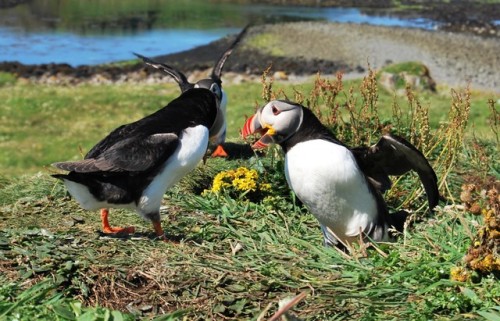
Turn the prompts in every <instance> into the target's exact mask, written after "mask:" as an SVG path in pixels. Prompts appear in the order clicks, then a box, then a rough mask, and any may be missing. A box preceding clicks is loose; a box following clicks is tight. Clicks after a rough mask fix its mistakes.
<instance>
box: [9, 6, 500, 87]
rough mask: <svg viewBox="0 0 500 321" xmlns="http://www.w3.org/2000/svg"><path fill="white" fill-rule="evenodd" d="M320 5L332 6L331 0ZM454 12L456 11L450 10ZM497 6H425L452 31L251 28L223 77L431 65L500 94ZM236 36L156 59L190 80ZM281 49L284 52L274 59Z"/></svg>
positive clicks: (125, 72)
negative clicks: (258, 42) (256, 40)
mask: <svg viewBox="0 0 500 321" xmlns="http://www.w3.org/2000/svg"><path fill="white" fill-rule="evenodd" d="M297 1H298V2H300V0H297ZM304 1H305V0H304ZM314 2H315V3H317V1H314ZM347 2H348V1H347ZM321 3H322V4H328V3H329V1H322V2H321ZM369 3H370V4H372V6H375V4H376V3H378V5H379V7H380V6H384V5H385V2H384V1H370V2H369ZM419 3H421V2H420V1H419ZM287 4H288V3H287ZM457 4H458V5H457ZM466 5H468V6H469V7H470V10H469V11H467V12H468V15H467V17H464V14H463V12H465V11H464V10H462V11H460V10H459V9H460V8H461V9H464V8H465V7H464V6H466ZM451 7H453V8H454V9H453V10H451V11H450V8H451ZM497 7H499V6H498V5H497V6H490V5H487V4H486V5H476V4H475V3H471V2H467V3H464V2H461V1H457V2H456V3H455V2H454V5H453V6H451V5H449V4H448V5H447V6H445V4H435V5H433V6H423V8H424V9H421V12H428V13H427V14H428V15H429V16H433V15H435V16H436V17H437V18H436V19H438V18H439V19H441V21H443V22H446V21H451V22H449V25H444V26H445V28H444V29H446V30H421V29H412V28H398V27H381V26H371V25H356V24H339V23H329V22H294V23H281V24H270V25H256V26H253V27H251V28H250V30H249V32H248V34H247V35H246V37H245V39H244V40H243V41H242V43H241V44H240V46H239V47H238V48H237V49H236V50H235V51H234V52H233V54H232V56H231V57H230V58H229V59H228V61H227V63H226V65H225V66H224V72H225V73H226V74H227V73H228V72H235V73H239V74H242V75H261V74H262V72H263V70H264V69H266V68H267V67H268V66H270V65H272V70H273V71H283V72H285V73H286V74H287V75H299V76H308V75H311V74H314V73H316V72H318V71H320V72H321V73H322V74H326V75H328V74H334V73H336V72H337V71H342V72H344V73H346V74H347V76H351V75H353V76H356V75H364V73H365V72H366V69H367V68H368V66H370V68H374V69H377V68H380V67H382V66H384V65H386V64H389V63H395V62H404V61H420V62H422V63H424V64H425V65H426V66H427V67H428V68H429V70H430V73H431V76H432V77H433V78H434V80H435V81H436V82H437V83H438V84H446V85H448V86H451V87H456V86H466V85H467V84H470V86H471V87H472V88H473V89H480V90H487V91H492V92H496V93H500V54H499V53H500V34H499V33H498V30H497V27H496V26H495V25H494V24H493V23H492V21H493V20H499V19H500V18H499V13H498V9H497ZM367 10H369V9H367ZM426 10H427V11H426ZM457 10H458V11H457ZM412 12H413V11H412ZM454 12H455V13H454ZM398 14H399V15H407V14H410V11H408V12H405V11H399V12H398ZM420 14H421V13H420ZM446 26H448V27H446ZM452 26H453V28H452ZM471 26H475V29H474V28H472V29H471ZM478 26H481V27H478ZM484 26H490V28H489V29H488V28H486V27H484ZM449 30H452V31H449ZM474 30H475V31H474ZM478 30H483V31H482V32H479V31H478ZM484 30H487V31H484ZM261 34H266V35H267V37H266V38H267V39H271V40H270V41H269V42H268V43H266V44H265V46H261V47H259V48H256V47H254V46H251V45H250V44H251V39H252V38H253V37H257V36H259V35H261ZM232 39H233V37H226V38H224V39H221V40H218V41H215V42H212V43H210V44H208V45H205V46H200V47H197V48H194V49H192V50H189V51H185V52H181V53H176V54H171V55H165V56H160V57H155V59H156V60H158V61H160V62H166V63H168V64H169V65H172V66H174V67H176V68H178V69H179V70H181V71H183V72H185V73H186V74H188V75H189V74H191V73H193V72H196V71H200V70H201V71H204V70H206V69H209V68H211V67H213V63H214V61H215V60H217V59H218V57H219V55H220V53H221V52H223V51H224V50H225V48H226V47H227V46H228V44H229V43H230V42H231V41H232ZM276 49H277V50H276ZM276 51H278V52H281V54H279V55H276V54H273V53H275V52H276ZM0 71H7V72H13V73H15V74H17V75H18V76H19V77H22V78H27V79H29V80H31V81H39V82H63V83H71V84H74V83H79V82H82V81H94V82H96V81H97V82H99V81H101V82H102V81H111V82H113V81H143V80H144V79H149V78H148V77H151V75H155V74H156V75H158V74H157V71H156V70H152V69H150V68H145V67H144V66H143V64H142V63H138V64H131V65H127V66H121V67H118V66H81V67H77V68H74V67H71V66H69V65H66V64H46V65H28V66H27V65H22V64H19V63H14V62H5V63H0ZM165 78H168V77H162V78H157V79H159V81H164V79H165ZM96 79H97V80H96Z"/></svg>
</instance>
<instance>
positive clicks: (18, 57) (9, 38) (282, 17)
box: [0, 5, 436, 66]
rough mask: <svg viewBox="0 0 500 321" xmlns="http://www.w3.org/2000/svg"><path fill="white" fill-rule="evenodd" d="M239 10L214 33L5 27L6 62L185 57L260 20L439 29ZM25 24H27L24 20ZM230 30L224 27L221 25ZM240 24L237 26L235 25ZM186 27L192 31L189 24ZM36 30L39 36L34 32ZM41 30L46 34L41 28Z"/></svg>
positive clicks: (384, 20)
mask: <svg viewBox="0 0 500 321" xmlns="http://www.w3.org/2000/svg"><path fill="white" fill-rule="evenodd" d="M238 8H239V9H238V10H235V9H234V7H232V8H231V10H235V15H240V16H238V17H236V19H235V21H237V22H239V23H238V24H239V25H238V26H236V25H224V26H217V27H214V28H210V29H208V30H207V29H194V28H189V27H183V28H175V29H172V28H170V29H167V28H153V29H151V30H143V31H140V30H139V31H134V32H131V31H130V30H127V31H124V32H117V31H116V30H112V31H109V32H100V33H91V32H84V33H82V32H75V31H61V29H63V28H41V29H42V30H36V29H37V28H33V26H29V25H28V26H26V27H24V26H23V25H22V24H19V23H16V24H15V25H14V26H13V24H12V23H11V24H8V23H7V24H6V25H4V24H1V23H0V61H19V62H21V63H24V64H40V63H67V64H70V65H73V66H78V65H84V64H101V63H108V62H115V61H121V60H128V59H132V58H135V56H133V54H132V52H137V53H142V54H144V55H146V56H156V55H164V54H169V53H175V52H180V51H184V50H188V49H191V48H194V47H196V46H200V45H203V44H207V43H209V42H212V41H214V40H217V39H219V38H221V37H224V36H226V35H228V34H235V33H237V32H238V31H239V30H240V29H241V26H243V25H245V24H246V23H248V20H252V19H253V18H252V17H260V18H261V19H262V20H264V22H266V21H286V20H293V21H297V20H327V21H333V22H340V23H346V22H350V23H368V24H374V25H383V26H400V27H416V28H424V29H433V28H435V27H436V24H435V23H434V22H432V21H429V20H426V19H411V20H410V19H400V18H396V17H390V16H372V15H366V14H363V13H362V12H361V11H360V10H358V9H354V8H305V7H274V6H263V5H241V6H240V7H238ZM18 20H23V19H18ZM221 24H224V23H221ZM233 24H234V21H233ZM183 25H189V20H188V21H186V22H184V23H183ZM34 29H35V30H34ZM39 29H40V28H39Z"/></svg>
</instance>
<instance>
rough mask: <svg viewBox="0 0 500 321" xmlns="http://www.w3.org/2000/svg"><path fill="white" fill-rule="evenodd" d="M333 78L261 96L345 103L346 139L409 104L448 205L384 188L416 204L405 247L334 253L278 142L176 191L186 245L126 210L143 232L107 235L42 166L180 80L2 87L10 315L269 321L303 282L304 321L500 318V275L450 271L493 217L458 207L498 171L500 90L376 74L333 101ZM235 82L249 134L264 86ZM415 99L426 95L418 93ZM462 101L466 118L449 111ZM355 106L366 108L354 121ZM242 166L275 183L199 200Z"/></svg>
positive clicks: (0, 193)
mask: <svg viewBox="0 0 500 321" xmlns="http://www.w3.org/2000/svg"><path fill="white" fill-rule="evenodd" d="M267 84H268V85H269V82H268V83H267ZM329 86H330V85H329ZM336 86H338V84H335V83H334V84H331V86H330V87H328V86H327V85H325V84H323V85H321V86H319V85H317V84H316V85H315V80H314V79H311V80H310V81H308V82H307V83H305V84H303V85H295V86H293V87H292V86H281V84H275V83H273V84H272V87H273V89H275V90H274V91H273V92H271V91H267V92H266V93H264V94H265V95H267V96H272V95H277V96H283V94H278V92H279V91H280V89H282V90H283V92H284V93H285V94H286V95H287V96H288V97H289V98H294V97H295V95H296V94H297V92H298V91H300V92H302V93H304V95H303V98H306V99H309V100H310V102H311V103H314V104H313V105H314V106H316V107H317V108H318V109H319V111H320V112H322V113H324V115H326V116H328V115H329V114H328V113H327V111H328V110H326V109H328V108H331V107H332V106H333V107H335V106H339V108H341V109H339V113H340V114H342V115H344V116H345V119H344V120H343V122H340V123H339V124H335V123H332V124H330V125H332V126H333V127H334V128H336V130H337V132H338V134H339V135H344V136H345V137H346V138H345V139H346V140H347V141H348V142H353V141H355V140H357V139H359V140H361V141H363V139H364V137H358V136H363V133H366V132H368V133H370V135H372V134H373V135H374V136H375V135H378V134H379V130H380V129H373V127H372V126H375V127H376V123H375V122H374V120H373V119H374V118H373V117H374V116H375V112H376V116H377V117H379V118H380V121H381V123H383V124H386V125H387V122H389V121H391V122H394V121H395V120H394V117H393V114H394V112H393V109H394V108H393V107H394V105H395V103H394V99H396V105H398V106H399V112H400V113H401V115H402V116H401V122H402V123H403V124H402V125H401V126H396V125H395V126H394V129H395V130H404V132H405V133H408V135H410V136H412V135H415V139H416V141H417V142H420V143H422V146H423V147H424V148H425V150H426V151H428V153H429V154H428V155H429V158H430V159H431V160H432V162H433V165H434V166H435V168H436V171H437V172H438V176H439V178H440V189H441V193H442V194H443V195H445V196H446V197H447V199H448V201H447V202H446V203H442V204H441V205H442V207H441V208H440V209H438V210H437V211H436V213H434V214H430V213H427V212H426V211H425V210H424V208H425V200H424V198H423V197H421V196H419V193H418V192H417V188H416V187H415V186H416V184H415V182H416V178H415V177H413V176H411V175H410V176H408V177H405V178H404V179H401V180H398V181H397V182H396V183H395V186H394V188H393V190H392V191H391V193H389V194H388V195H387V199H388V203H389V206H390V207H391V208H398V207H401V206H403V207H405V208H410V209H412V210H413V211H414V216H413V221H412V222H413V224H412V225H411V226H410V227H409V228H408V229H407V230H406V231H405V232H404V234H403V235H401V237H400V238H399V240H398V242H397V243H392V244H378V245H376V246H370V247H369V248H368V249H365V248H364V247H361V246H356V247H355V248H354V251H353V252H352V253H350V254H349V255H345V254H343V253H340V252H337V251H336V250H335V249H331V248H325V247H323V245H322V237H321V232H320V229H319V225H318V223H317V220H316V219H315V218H314V217H313V216H312V215H311V214H310V213H309V212H308V211H307V210H306V209H305V208H303V207H302V206H301V205H300V204H299V203H298V202H297V201H296V200H295V198H294V197H293V195H292V194H291V193H290V191H289V190H288V188H287V187H286V183H285V179H284V177H283V170H282V169H283V158H282V156H281V153H280V152H279V150H278V149H275V150H271V151H270V152H269V153H268V154H267V156H265V157H252V158H250V159H236V160H222V159H208V160H207V162H206V163H205V164H200V166H199V167H198V168H197V169H196V170H195V171H193V173H191V174H190V175H188V176H187V177H185V178H184V179H183V180H182V181H181V182H180V184H178V185H177V186H176V187H174V188H172V189H171V190H169V191H168V192H167V194H166V195H165V198H164V208H163V210H162V225H163V228H164V229H165V231H166V233H167V235H168V236H169V237H171V238H172V239H178V240H181V242H180V244H175V243H164V242H160V241H157V240H155V239H154V237H153V235H154V233H153V232H152V227H151V224H150V223H149V222H146V221H143V220H141V219H140V218H139V217H138V216H137V215H136V214H134V213H131V212H129V211H125V210H112V211H111V215H110V221H111V223H112V224H113V225H123V226H126V225H134V226H136V228H137V231H138V232H137V233H136V234H135V235H134V236H133V237H129V238H109V237H104V236H102V235H101V234H100V233H99V230H100V220H99V215H98V213H97V212H89V211H84V210H82V209H81V208H79V206H78V205H77V204H76V203H75V202H74V201H73V200H72V199H71V198H69V197H68V196H67V193H66V191H65V189H64V186H63V185H62V184H61V183H60V182H58V181H56V180H54V179H52V178H50V176H49V175H48V174H49V172H48V171H47V170H45V169H44V166H45V165H48V164H50V163H51V162H54V161H61V160H68V159H76V158H79V157H81V155H80V150H79V146H81V148H82V150H83V152H86V151H87V150H88V149H89V148H90V147H91V146H92V145H93V144H94V143H95V142H97V140H98V139H100V138H102V137H103V136H104V135H105V134H106V133H108V132H109V131H110V130H111V129H113V128H115V127H116V126H118V125H119V124H122V123H125V122H129V121H132V120H135V119H138V118H140V117H142V116H143V115H146V114H148V113H151V112H152V111H154V110H156V109H157V108H158V107H160V106H162V105H165V104H166V103H167V102H168V101H169V100H171V99H172V98H173V97H175V96H177V95H178V88H177V87H176V86H174V85H166V86H160V85H134V86H128V85H120V86H111V85H110V86H99V87H97V86H78V87H58V86H34V85H26V84H6V85H4V86H2V87H0V101H2V102H3V103H2V104H3V106H2V109H0V110H1V111H0V113H1V114H0V119H1V120H2V122H1V123H0V137H1V139H0V153H1V154H0V164H1V165H0V166H2V168H3V169H4V170H3V172H2V173H3V176H1V177H0V213H1V215H0V283H1V285H0V320H3V319H6V320H11V319H19V320H35V319H36V320H55V319H57V320H132V319H152V320H182V319H183V318H184V319H185V320H222V319H227V320H267V319H269V318H270V317H271V316H272V315H273V314H274V313H275V312H276V311H277V310H278V303H279V301H280V300H282V299H284V298H287V297H293V296H296V295H298V294H299V293H301V292H305V293H306V296H305V298H304V299H303V300H302V301H300V302H299V303H297V304H296V305H294V306H293V307H292V309H291V312H290V313H291V314H293V315H296V316H299V317H300V318H301V319H305V320H462V319H471V320H498V318H500V299H499V298H500V282H499V280H498V274H497V275H495V274H492V273H489V274H488V273H486V274H480V273H478V272H474V271H471V272H470V277H469V278H468V279H467V281H465V282H458V281H455V280H453V278H452V277H451V270H452V268H455V267H457V266H459V267H464V266H465V263H464V261H463V258H464V255H465V254H466V252H467V250H468V249H469V247H470V245H471V244H472V242H473V239H474V238H475V235H476V234H477V233H478V230H479V229H480V227H481V225H482V217H481V216H475V215H473V214H472V213H470V212H469V211H467V210H464V209H461V207H459V206H456V205H460V204H461V201H460V186H461V185H462V184H463V183H471V182H474V183H475V184H477V185H478V186H480V189H483V188H484V189H486V190H487V189H488V188H487V186H491V181H492V180H493V181H495V180H497V181H498V180H499V178H500V174H499V171H500V165H499V161H498V160H497V157H496V155H497V154H498V150H497V148H498V145H497V142H496V141H495V139H497V138H498V136H496V134H495V129H498V128H497V127H494V126H492V125H491V124H490V123H488V121H489V120H491V119H492V118H491V117H492V116H491V115H490V110H489V107H488V103H487V99H488V98H491V95H489V94H485V93H471V99H470V103H468V100H467V94H466V93H462V92H458V93H457V94H456V95H455V96H454V98H453V99H452V98H451V97H450V95H448V94H447V93H446V92H445V93H439V94H432V93H416V94H415V95H416V97H413V96H411V95H410V94H408V95H407V96H405V97H394V96H393V95H392V94H391V93H387V92H384V91H382V90H378V91H377V90H376V87H373V84H371V83H370V79H367V80H365V81H361V80H357V81H353V82H344V83H343V89H342V90H341V91H340V92H339V95H337V96H336V98H335V99H333V100H331V99H330V98H331V97H332V95H333V93H334V92H335V90H336V89H335V88H338V87H336ZM313 87H314V88H313ZM327 87H328V88H329V91H328V92H326V91H325V93H323V94H321V95H320V94H313V92H314V91H317V90H319V88H327ZM350 87H352V88H353V90H352V94H350V92H349V88H350ZM360 88H361V89H360ZM363 88H364V89H363ZM225 89H226V91H227V92H228V94H229V102H230V105H229V108H228V120H229V121H228V123H229V137H230V138H231V139H232V140H234V141H238V139H237V136H238V130H239V128H240V127H241V126H242V124H243V122H244V115H248V116H249V115H251V114H253V112H254V107H255V106H257V105H261V104H262V103H263V101H264V99H263V98H261V96H262V85H261V84H248V83H246V84H243V85H228V86H226V87H225ZM313 89H314V90H313ZM438 92H443V90H440V91H438ZM375 94H376V95H375ZM370 95H371V96H370ZM374 96H377V99H375V101H374V100H370V99H368V100H367V98H369V97H372V98H373V97H374ZM314 97H315V98H314ZM409 97H410V98H411V97H413V98H412V99H415V100H413V101H411V103H408V98H409ZM297 98H300V95H298V97H297ZM370 102H371V103H373V104H372V105H370ZM374 102H375V103H374ZM365 103H367V108H368V109H364V107H362V106H363V105H364V104H365ZM419 104H420V106H419ZM452 104H453V106H454V107H453V108H451V110H452V111H453V110H456V112H455V114H454V113H453V112H452V113H449V110H450V106H452ZM375 105H376V108H374V106H375ZM469 107H470V109H469ZM350 108H353V109H350ZM357 109H359V111H358V110H357ZM395 109H396V110H398V108H395ZM349 110H350V111H351V112H353V115H354V116H355V117H354V118H350V116H349V115H345V114H346V113H347V114H348V113H349ZM425 110H428V111H429V114H428V122H429V124H430V125H429V126H430V135H429V137H427V136H426V130H425V124H426V121H427V120H426V119H427V118H426V117H425ZM76 111H78V112H76ZM416 111H418V112H420V113H422V114H418V115H417V114H415V113H416ZM468 111H470V117H469V118H468V125H469V126H468V127H465V124H462V122H463V121H467V116H468V115H467V112H468ZM496 115H497V116H498V112H497V114H496ZM326 116H324V117H326ZM497 116H495V117H497ZM414 119H418V120H420V121H422V123H420V124H412V120H414ZM324 121H325V123H329V121H328V120H327V118H324ZM353 121H356V122H357V124H359V126H361V127H363V128H361V129H360V128H354V127H353V126H351V124H353ZM344 122H345V124H346V125H345V126H344V125H342V124H344ZM365 122H366V123H365ZM471 125H473V126H471ZM346 128H350V129H349V131H346ZM372 130H374V131H376V132H373V133H372ZM463 130H465V134H464V133H463V132H462V131H463ZM479 133H480V134H479ZM473 134H474V135H475V136H477V137H481V139H480V140H474V137H473ZM462 135H465V138H464V137H463V136H462ZM375 139H376V137H373V140H375ZM463 139H465V144H464V143H463V142H462V140H463ZM429 142H436V143H435V146H430V145H432V144H430V145H429V144H426V143H429ZM239 166H245V167H248V168H254V169H256V170H257V171H258V172H259V173H260V174H261V175H263V176H264V178H265V180H266V181H268V182H270V183H271V184H272V185H273V189H272V190H271V191H267V192H262V194H261V195H258V197H256V198H253V199H252V201H250V200H248V199H246V197H245V196H244V195H239V196H238V195H235V194H231V196H230V195H226V194H221V195H215V194H204V195H201V191H203V190H204V189H208V188H210V184H211V180H212V178H213V177H214V176H215V174H216V173H218V172H220V171H222V170H227V169H234V168H237V167H239ZM395 196H397V197H395ZM444 205H450V206H447V207H444ZM481 206H482V207H483V208H486V207H487V206H488V205H486V204H485V203H484V202H483V203H481Z"/></svg>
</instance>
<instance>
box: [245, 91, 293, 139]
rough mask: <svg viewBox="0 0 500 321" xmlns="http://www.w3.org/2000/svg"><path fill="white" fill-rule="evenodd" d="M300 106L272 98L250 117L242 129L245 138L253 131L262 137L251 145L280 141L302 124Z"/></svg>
mask: <svg viewBox="0 0 500 321" xmlns="http://www.w3.org/2000/svg"><path fill="white" fill-rule="evenodd" d="M302 118H303V111H302V106H301V105H298V104H295V103H292V102H288V101H283V100H273V101H270V102H269V103H267V105H265V106H264V107H262V108H260V109H259V110H258V111H257V112H256V113H255V115H253V116H252V117H250V118H249V119H248V120H247V122H246V123H245V126H244V127H243V130H242V136H243V138H245V137H246V136H248V135H251V134H253V133H255V132H260V133H261V134H262V137H261V138H260V139H259V140H258V141H257V142H256V143H255V144H254V145H253V146H252V147H254V148H263V147H266V146H267V145H269V144H270V143H278V144H279V143H281V142H283V141H285V140H286V139H288V138H289V137H290V136H291V135H292V134H293V133H295V132H296V131H297V130H298V129H299V127H300V125H301V124H302Z"/></svg>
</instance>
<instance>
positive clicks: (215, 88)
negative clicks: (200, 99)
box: [134, 26, 249, 157]
mask: <svg viewBox="0 0 500 321" xmlns="http://www.w3.org/2000/svg"><path fill="white" fill-rule="evenodd" d="M248 28H249V26H246V27H245V28H243V30H241V31H240V33H239V34H238V35H237V36H236V38H235V39H234V40H233V42H232V43H231V44H230V45H229V47H228V48H227V49H226V51H224V52H223V53H222V55H221V56H220V58H219V59H218V60H217V62H216V63H215V66H214V68H213V69H212V74H211V75H210V78H205V79H201V80H199V81H197V82H196V83H194V84H193V83H190V82H189V81H188V80H187V77H186V76H185V75H184V74H183V73H182V72H180V71H179V70H177V69H175V68H173V67H171V66H169V65H167V64H163V63H159V62H156V61H153V60H152V59H150V58H147V57H144V56H142V55H140V54H137V53H134V55H136V56H137V57H139V58H141V59H142V60H143V62H144V63H145V64H146V65H148V66H151V67H153V68H156V69H159V70H162V71H164V72H165V73H167V74H169V75H170V76H171V77H172V78H173V79H174V80H175V81H176V82H177V83H178V84H179V87H180V89H181V92H185V91H186V90H188V89H190V88H207V89H209V90H210V91H212V92H213V93H214V94H215V95H216V96H217V99H218V100H219V101H220V105H219V113H220V122H219V123H217V124H214V126H216V127H217V128H216V131H217V133H216V134H215V135H214V136H213V137H212V138H211V139H210V145H211V146H214V147H215V149H214V151H213V152H212V157H227V156H228V155H227V153H226V151H225V150H224V148H223V147H222V144H223V143H224V142H225V140H226V130H227V125H226V106H227V96H226V93H225V92H224V90H222V80H221V75H222V67H224V64H225V62H226V60H227V59H228V58H229V56H230V55H231V53H232V52H233V50H234V48H235V47H236V45H237V44H238V43H239V42H240V41H241V39H242V38H243V36H244V35H245V33H246V32H247V30H248Z"/></svg>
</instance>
